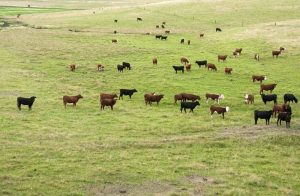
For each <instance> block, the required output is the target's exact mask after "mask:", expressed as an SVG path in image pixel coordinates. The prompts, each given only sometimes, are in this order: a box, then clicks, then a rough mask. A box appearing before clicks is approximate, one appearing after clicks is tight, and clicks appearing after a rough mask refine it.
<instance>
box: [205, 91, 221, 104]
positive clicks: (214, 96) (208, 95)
mask: <svg viewBox="0 0 300 196" xmlns="http://www.w3.org/2000/svg"><path fill="white" fill-rule="evenodd" d="M205 97H206V103H208V100H210V99H211V100H214V101H217V103H218V104H219V101H220V100H221V99H225V96H224V95H223V94H219V95H217V94H211V93H206V94H205Z"/></svg>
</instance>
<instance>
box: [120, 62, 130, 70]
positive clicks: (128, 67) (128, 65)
mask: <svg viewBox="0 0 300 196" xmlns="http://www.w3.org/2000/svg"><path fill="white" fill-rule="evenodd" d="M122 65H123V67H124V68H126V69H129V70H131V65H130V63H127V62H123V63H122Z"/></svg>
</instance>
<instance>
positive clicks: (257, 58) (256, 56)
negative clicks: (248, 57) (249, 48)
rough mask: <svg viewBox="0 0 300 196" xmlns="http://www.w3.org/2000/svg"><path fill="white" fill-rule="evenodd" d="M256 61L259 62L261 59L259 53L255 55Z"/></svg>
mask: <svg viewBox="0 0 300 196" xmlns="http://www.w3.org/2000/svg"><path fill="white" fill-rule="evenodd" d="M254 59H255V60H257V61H259V59H260V57H259V54H258V53H256V54H255V55H254Z"/></svg>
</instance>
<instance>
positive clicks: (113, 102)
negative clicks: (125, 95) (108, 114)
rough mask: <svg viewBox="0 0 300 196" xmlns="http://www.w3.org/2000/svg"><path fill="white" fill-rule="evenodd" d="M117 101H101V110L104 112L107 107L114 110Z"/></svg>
mask: <svg viewBox="0 0 300 196" xmlns="http://www.w3.org/2000/svg"><path fill="white" fill-rule="evenodd" d="M116 102H117V100H116V99H101V100H100V105H101V106H100V110H104V107H105V106H110V109H111V110H113V109H114V105H115V104H116Z"/></svg>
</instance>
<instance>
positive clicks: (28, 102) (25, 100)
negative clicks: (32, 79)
mask: <svg viewBox="0 0 300 196" xmlns="http://www.w3.org/2000/svg"><path fill="white" fill-rule="evenodd" d="M35 99H36V97H35V96H32V97H30V98H24V97H18V98H17V106H18V109H19V110H21V105H28V109H29V110H31V107H32V105H33V102H34V101H35Z"/></svg>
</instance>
